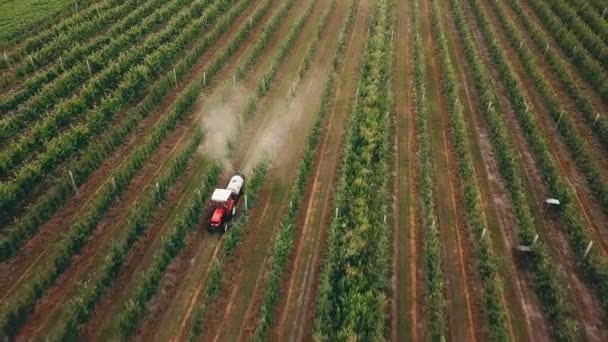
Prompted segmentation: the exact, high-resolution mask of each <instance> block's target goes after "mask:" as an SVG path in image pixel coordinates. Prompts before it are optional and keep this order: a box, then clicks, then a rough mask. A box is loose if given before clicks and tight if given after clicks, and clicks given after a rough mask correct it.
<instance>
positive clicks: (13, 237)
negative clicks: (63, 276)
mask: <svg viewBox="0 0 608 342" xmlns="http://www.w3.org/2000/svg"><path fill="white" fill-rule="evenodd" d="M251 1H252V0H245V1H241V2H240V3H239V4H238V5H236V6H234V7H233V8H232V10H231V11H229V12H228V13H225V15H224V16H222V17H221V19H220V21H219V23H218V25H216V27H215V28H214V29H213V30H212V31H211V32H210V34H209V35H208V36H207V37H206V38H205V39H204V40H203V41H201V42H200V44H198V45H197V46H196V47H195V48H194V49H192V51H191V52H190V54H189V55H187V56H186V58H185V59H183V60H182V61H181V62H180V63H179V64H178V65H177V66H176V68H175V73H173V72H168V73H167V74H166V75H165V76H164V77H163V78H161V79H160V80H158V81H156V82H155V83H154V84H153V85H152V87H151V89H150V91H149V92H148V95H147V96H146V97H145V98H144V99H143V101H142V102H141V104H140V105H139V106H138V107H136V108H134V109H132V110H131V111H129V112H128V113H127V114H126V115H125V116H126V120H125V121H123V122H121V123H117V124H115V125H114V126H113V127H111V128H110V129H108V133H107V134H106V135H105V136H104V137H103V138H102V140H101V143H99V144H93V145H89V146H88V147H87V150H86V151H85V152H84V153H83V155H82V157H81V158H80V159H79V160H78V161H76V162H75V163H74V164H72V165H71V166H70V167H69V169H70V170H73V172H74V173H73V175H74V181H75V183H76V185H78V186H79V185H81V184H83V183H84V182H85V181H86V180H87V178H88V177H89V175H90V174H91V173H92V172H93V171H95V170H96V169H97V168H98V167H99V166H100V165H101V164H102V163H103V161H104V160H105V158H107V157H108V156H109V155H111V154H112V152H113V151H114V150H115V149H116V148H117V147H118V146H120V145H121V144H122V143H123V142H124V141H125V139H127V137H128V136H129V133H130V132H132V131H133V129H135V127H137V125H138V123H139V121H140V120H141V119H142V118H144V117H146V116H147V115H148V114H150V113H151V112H152V111H153V110H154V109H155V108H156V107H157V106H158V105H159V104H160V103H161V102H162V101H163V100H164V97H165V96H166V95H167V94H168V92H169V90H171V89H172V88H173V87H174V85H175V83H174V82H175V80H176V79H177V80H181V79H183V78H184V77H185V76H186V75H187V73H188V72H189V70H190V68H191V67H192V66H193V65H194V64H195V63H196V62H197V61H198V59H199V58H200V56H201V55H202V54H203V53H204V52H206V51H208V50H209V48H210V47H212V46H213V44H215V43H216V42H217V40H218V39H219V38H220V36H221V35H222V34H223V33H224V32H225V31H226V30H227V29H228V28H229V27H230V26H231V25H232V24H233V23H234V22H235V20H236V19H237V18H238V17H239V15H240V14H241V13H242V12H243V10H244V9H245V8H246V6H248V5H249V4H251ZM265 10H266V11H267V10H268V6H266V8H265ZM261 16H262V15H261V14H260V15H256V17H254V19H256V20H260V18H261ZM250 29H251V27H250V26H248V27H247V28H246V29H244V30H243V31H241V32H240V33H239V35H238V36H237V37H235V39H234V40H233V41H232V42H231V45H230V46H229V47H228V48H227V49H226V50H225V52H224V53H223V54H222V55H221V56H220V57H218V58H217V59H215V60H214V61H213V62H212V63H211V64H210V65H209V67H208V69H207V72H206V79H205V74H203V75H199V76H198V78H197V82H198V84H201V85H200V87H205V86H207V84H208V83H210V82H211V81H212V80H213V79H214V78H215V77H217V75H218V72H219V70H220V68H221V67H222V66H223V65H224V63H225V62H226V61H227V60H228V58H229V57H231V56H232V55H233V54H234V52H235V51H236V47H237V46H238V45H239V44H240V43H242V42H243V40H244V39H245V38H246V37H247V34H248V33H249V31H250ZM201 76H202V77H201ZM207 80H208V81H209V82H207ZM201 89H202V88H201ZM72 194H73V189H72V183H71V181H70V179H69V178H67V177H66V178H62V179H61V181H60V183H59V184H58V185H57V186H55V187H54V188H52V189H51V190H50V191H48V192H47V193H46V194H45V195H44V196H43V197H42V198H41V199H40V200H39V201H38V202H37V203H36V204H35V205H33V206H31V207H30V208H28V210H27V212H26V214H25V215H24V217H22V218H21V219H19V220H17V222H16V224H15V226H14V227H13V229H11V230H9V232H8V233H7V234H6V236H5V237H3V239H1V240H0V260H6V259H7V258H9V257H11V256H12V255H14V254H15V253H16V252H17V251H18V250H19V248H20V246H21V245H22V244H23V243H24V242H25V241H26V240H27V239H28V238H29V237H30V236H31V235H32V234H34V233H35V232H36V231H37V230H38V228H39V227H40V225H41V224H42V223H43V222H44V221H45V220H47V219H48V218H49V217H50V216H51V215H52V214H53V213H54V212H55V211H56V210H57V209H58V208H59V207H61V205H62V204H63V203H64V202H65V200H66V199H67V198H68V197H70V196H71V195H72Z"/></svg>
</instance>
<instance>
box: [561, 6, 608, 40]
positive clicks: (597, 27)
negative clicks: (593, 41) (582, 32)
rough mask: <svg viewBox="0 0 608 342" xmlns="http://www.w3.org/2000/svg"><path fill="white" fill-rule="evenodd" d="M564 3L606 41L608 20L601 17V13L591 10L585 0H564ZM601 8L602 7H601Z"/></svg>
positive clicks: (607, 37) (607, 38)
mask: <svg viewBox="0 0 608 342" xmlns="http://www.w3.org/2000/svg"><path fill="white" fill-rule="evenodd" d="M565 3H566V4H568V5H569V6H570V8H574V11H575V12H576V13H577V14H578V16H579V17H580V18H581V19H582V20H583V21H584V22H585V23H586V24H587V25H588V26H589V27H590V28H591V29H592V30H593V32H594V33H595V34H597V35H598V36H599V37H600V39H602V40H603V41H604V43H606V42H607V41H608V22H606V20H605V19H604V18H602V15H601V13H598V12H596V11H594V10H593V8H592V7H591V6H590V5H589V3H588V2H587V1H585V0H566V1H565ZM602 10H603V9H602Z"/></svg>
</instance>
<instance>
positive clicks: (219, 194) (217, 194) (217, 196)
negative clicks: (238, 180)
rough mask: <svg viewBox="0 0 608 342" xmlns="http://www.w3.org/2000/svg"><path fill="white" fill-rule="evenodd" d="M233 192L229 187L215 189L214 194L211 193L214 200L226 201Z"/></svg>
mask: <svg viewBox="0 0 608 342" xmlns="http://www.w3.org/2000/svg"><path fill="white" fill-rule="evenodd" d="M231 194H232V191H230V190H227V189H215V191H214V192H213V195H211V200H212V201H214V202H226V201H227V200H228V199H229V198H230V195H231Z"/></svg>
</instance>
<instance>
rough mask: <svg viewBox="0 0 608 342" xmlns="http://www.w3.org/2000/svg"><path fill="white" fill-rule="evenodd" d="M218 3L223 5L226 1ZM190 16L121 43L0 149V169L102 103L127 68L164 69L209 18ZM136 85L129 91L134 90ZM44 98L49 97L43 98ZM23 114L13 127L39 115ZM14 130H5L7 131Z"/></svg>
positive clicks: (118, 85) (204, 4) (123, 78)
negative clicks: (74, 89) (107, 60)
mask: <svg viewBox="0 0 608 342" xmlns="http://www.w3.org/2000/svg"><path fill="white" fill-rule="evenodd" d="M210 1H212V0H200V2H201V3H199V5H200V6H198V7H197V9H198V11H195V12H194V13H199V12H202V11H203V10H204V9H205V7H207V5H208V2H210ZM219 3H220V4H224V6H225V3H226V1H224V2H219ZM216 4H217V3H216ZM216 6H218V5H216ZM195 7H196V6H195ZM192 19H193V17H191V12H189V11H184V13H182V15H180V16H179V17H175V18H173V19H172V20H171V21H170V22H169V23H168V24H167V25H166V26H165V28H164V29H163V30H162V31H160V32H158V33H156V34H153V35H151V36H149V37H147V38H146V39H145V40H144V42H142V43H141V45H139V46H138V47H137V48H133V49H127V50H126V51H125V50H124V47H123V51H124V52H122V53H121V54H120V56H119V57H118V58H117V59H116V60H115V61H113V62H112V63H111V64H110V65H109V66H108V67H107V68H105V69H103V71H102V72H100V73H99V74H97V75H96V76H95V77H93V78H92V79H91V80H89V81H88V82H86V83H85V84H84V85H82V86H81V88H82V90H81V91H80V92H79V93H77V94H74V96H72V97H71V98H69V99H66V100H64V101H62V102H60V103H59V104H57V105H56V106H55V107H54V108H53V109H52V110H51V111H50V112H49V113H48V114H46V115H45V116H44V117H43V119H42V121H39V122H36V123H35V124H34V125H33V127H31V128H30V129H29V130H28V131H27V133H25V134H22V135H21V137H20V139H19V140H17V141H15V142H13V143H12V144H11V145H10V146H9V147H8V148H7V149H6V150H4V151H2V152H1V153H0V172H8V171H9V170H11V168H14V167H15V166H17V165H19V163H20V162H22V161H24V160H27V159H28V157H30V156H31V154H32V152H34V151H35V150H36V148H37V147H39V146H40V145H41V144H42V143H43V142H47V143H48V142H49V141H51V139H52V138H54V137H55V136H56V135H57V134H60V133H61V130H60V128H62V127H63V126H65V125H67V124H68V123H71V122H73V121H76V119H78V118H79V117H80V116H81V115H82V114H84V113H86V112H87V110H89V109H92V108H91V107H93V106H94V105H97V104H99V105H100V106H101V107H104V106H105V105H106V102H108V100H109V99H110V98H112V96H115V94H116V93H117V92H118V90H115V89H116V88H118V89H120V88H121V86H123V85H124V83H126V82H128V80H129V71H130V70H132V69H137V68H146V69H148V70H149V71H150V73H151V75H150V77H155V75H156V74H158V73H160V72H162V71H164V68H165V67H166V66H167V65H168V64H169V63H171V62H172V58H175V57H176V52H177V51H179V49H181V48H184V47H186V46H188V44H189V43H190V41H189V40H188V39H186V38H189V39H192V38H194V37H196V35H197V34H200V32H201V31H202V28H201V27H200V26H197V25H201V26H202V25H203V24H204V23H205V22H206V21H207V20H208V18H207V16H201V17H200V18H198V20H196V21H194V22H192ZM176 35H178V36H177V37H176ZM172 39H174V40H172ZM127 46H128V45H127ZM138 63H139V64H138ZM85 69H86V68H85ZM155 73H156V74H155ZM136 89H137V88H134V89H132V90H129V92H133V93H135V92H136V91H137V90H136ZM106 94H109V95H106ZM57 95H58V94H51V95H50V97H49V98H50V99H54V98H55V97H56V96H57ZM104 95H105V98H104ZM59 97H61V96H59ZM44 102H49V101H48V99H46V101H44ZM125 103H126V102H125ZM43 107H47V104H46V103H45V104H43ZM41 109H43V108H41ZM91 112H94V111H91ZM91 112H89V113H88V114H90V113H91ZM26 114H27V116H26V117H18V118H17V119H18V120H17V121H16V122H15V121H14V120H11V121H12V123H13V126H17V127H15V128H19V127H20V126H23V125H25V123H26V122H27V121H29V120H30V119H32V118H35V117H36V116H38V115H40V113H39V112H37V111H36V110H30V111H28V112H26ZM15 133H16V132H8V135H9V136H11V135H14V134H15Z"/></svg>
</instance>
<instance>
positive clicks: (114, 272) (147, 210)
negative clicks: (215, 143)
mask: <svg viewBox="0 0 608 342" xmlns="http://www.w3.org/2000/svg"><path fill="white" fill-rule="evenodd" d="M202 138H203V134H202V132H201V131H200V130H196V131H195V132H194V135H193V136H192V138H191V140H190V142H189V143H188V145H187V146H186V147H185V148H184V149H183V150H182V151H181V152H179V154H178V155H177V156H175V157H174V158H173V159H172V160H171V161H170V162H169V164H168V165H167V167H166V171H164V172H163V174H162V175H160V176H159V177H157V178H156V179H155V180H154V181H153V182H152V183H151V184H155V185H151V186H150V187H149V189H148V191H147V192H144V194H143V196H142V198H143V200H142V201H141V202H139V203H135V204H134V205H133V206H132V207H131V208H130V210H129V214H128V216H127V220H126V224H125V225H124V226H123V227H121V236H120V237H118V238H114V239H113V241H112V244H111V246H112V247H111V249H110V250H109V252H108V254H107V255H105V256H104V258H103V260H102V264H101V265H100V266H99V268H98V269H97V270H96V271H95V274H94V276H92V277H91V278H90V279H88V280H87V281H85V282H82V283H80V284H79V285H78V288H77V290H76V291H75V292H74V293H73V294H72V295H71V299H70V300H69V301H68V302H67V307H66V309H65V312H66V313H65V316H64V317H62V319H61V323H60V326H59V327H58V328H57V329H56V330H54V331H53V333H52V334H49V336H47V337H48V338H49V339H50V340H51V341H66V340H76V339H78V328H79V325H80V324H81V323H83V322H84V321H86V320H87V319H88V318H89V316H90V315H91V313H92V312H93V310H94V308H95V305H96V304H97V302H98V301H99V300H100V299H101V298H102V296H103V295H104V293H105V290H106V289H107V288H109V287H110V286H112V284H113V283H114V280H116V277H118V274H119V272H120V271H121V269H122V266H123V265H124V262H125V260H126V259H127V256H128V255H129V251H130V249H131V247H132V246H133V244H134V243H135V242H136V241H137V240H138V239H139V238H140V236H141V235H142V234H143V233H144V232H145V230H146V229H147V228H148V224H149V221H150V219H151V218H152V217H153V215H154V213H155V211H156V209H157V208H158V207H159V206H160V205H161V204H162V203H163V202H164V200H165V199H166V197H167V195H168V194H169V191H170V190H171V189H172V187H173V186H174V185H175V183H176V182H177V180H178V179H179V178H180V177H181V175H182V174H183V173H184V171H185V170H186V166H187V165H188V163H189V161H190V159H191V158H192V155H193V154H194V152H195V151H196V149H197V148H198V146H199V144H200V142H201V140H202ZM210 178H211V179H210ZM210 178H208V181H207V182H205V183H207V184H209V187H211V186H213V184H215V183H214V181H215V179H213V177H210ZM216 178H217V177H216Z"/></svg>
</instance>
